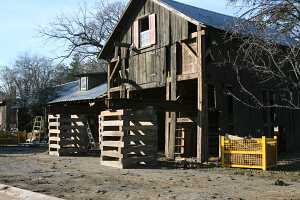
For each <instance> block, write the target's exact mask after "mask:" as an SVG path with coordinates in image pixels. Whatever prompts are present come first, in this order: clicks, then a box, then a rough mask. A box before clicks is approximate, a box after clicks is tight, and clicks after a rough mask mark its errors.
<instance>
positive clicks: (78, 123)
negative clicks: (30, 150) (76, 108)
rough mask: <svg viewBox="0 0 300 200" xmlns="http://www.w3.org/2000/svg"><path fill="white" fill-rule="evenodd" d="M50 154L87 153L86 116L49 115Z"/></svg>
mask: <svg viewBox="0 0 300 200" xmlns="http://www.w3.org/2000/svg"><path fill="white" fill-rule="evenodd" d="M48 121H49V154H50V155H54V156H60V155H76V154H82V153H86V152H87V149H88V145H89V138H88V133H87V119H86V118H85V116H84V115H49V116H48Z"/></svg>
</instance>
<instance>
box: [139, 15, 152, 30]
mask: <svg viewBox="0 0 300 200" xmlns="http://www.w3.org/2000/svg"><path fill="white" fill-rule="evenodd" d="M140 27H141V30H140V32H144V31H148V30H149V29H150V27H149V17H148V16H147V17H144V18H142V19H140Z"/></svg>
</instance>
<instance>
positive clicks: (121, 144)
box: [101, 141, 124, 147]
mask: <svg viewBox="0 0 300 200" xmlns="http://www.w3.org/2000/svg"><path fill="white" fill-rule="evenodd" d="M101 146H106V147H124V142H121V141H102V142H101Z"/></svg>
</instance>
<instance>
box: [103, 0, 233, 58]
mask: <svg viewBox="0 0 300 200" xmlns="http://www.w3.org/2000/svg"><path fill="white" fill-rule="evenodd" d="M151 1H153V2H154V3H157V4H159V5H160V6H163V7H164V8H166V9H168V10H170V11H172V12H174V13H176V14H178V15H180V16H181V17H184V18H185V19H187V20H188V21H191V22H192V23H196V24H199V25H202V26H211V27H214V28H216V29H221V30H225V29H226V27H227V26H230V25H232V24H233V22H234V20H235V19H236V18H234V17H232V16H228V15H223V14H220V13H216V12H213V11H209V10H205V9H202V8H197V7H194V6H190V5H187V4H184V3H180V2H177V1H173V0H151ZM138 2H140V0H131V1H129V3H128V5H127V7H126V9H125V11H124V13H123V15H122V17H121V19H120V21H119V22H118V24H117V25H116V27H115V28H114V31H113V33H112V34H111V36H110V37H109V39H108V40H107V42H106V44H105V45H104V47H103V49H102V51H101V52H100V54H99V56H98V57H99V58H103V59H105V58H106V57H107V51H108V49H109V48H110V47H111V46H112V43H113V38H115V37H116V35H117V34H119V33H120V30H121V29H122V25H123V24H124V23H125V21H126V18H127V17H128V16H129V15H130V14H131V13H130V10H131V9H132V8H134V7H136V6H137V5H138Z"/></svg>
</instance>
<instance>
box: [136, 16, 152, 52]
mask: <svg viewBox="0 0 300 200" xmlns="http://www.w3.org/2000/svg"><path fill="white" fill-rule="evenodd" d="M155 43H156V20H155V14H151V15H148V16H145V17H142V18H140V19H138V20H137V21H135V22H134V27H133V44H134V46H135V47H136V48H145V47H148V46H151V45H153V44H155Z"/></svg>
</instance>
